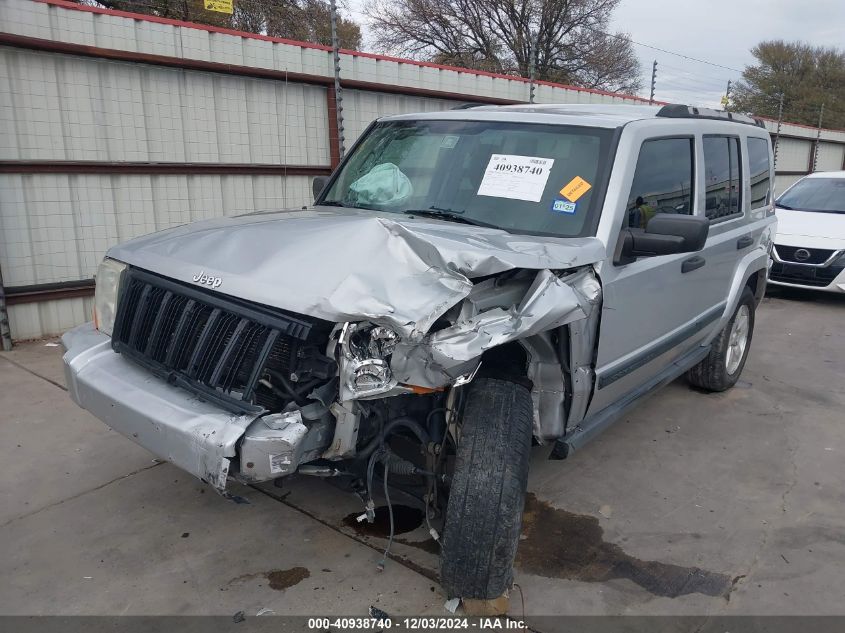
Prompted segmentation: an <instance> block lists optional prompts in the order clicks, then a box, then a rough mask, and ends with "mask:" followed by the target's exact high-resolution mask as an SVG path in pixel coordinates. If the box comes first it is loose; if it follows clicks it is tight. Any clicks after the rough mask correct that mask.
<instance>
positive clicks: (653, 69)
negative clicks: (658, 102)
mask: <svg viewBox="0 0 845 633" xmlns="http://www.w3.org/2000/svg"><path fill="white" fill-rule="evenodd" d="M656 81H657V60H656V59H655V60H654V63H653V64H652V65H651V93H649V95H648V104H649V105H651V104H653V103H654V83H655V82H656Z"/></svg>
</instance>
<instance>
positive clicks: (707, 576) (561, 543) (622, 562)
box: [516, 493, 732, 598]
mask: <svg viewBox="0 0 845 633" xmlns="http://www.w3.org/2000/svg"><path fill="white" fill-rule="evenodd" d="M603 536H604V530H603V529H602V527H601V526H600V525H599V521H598V519H597V518H596V517H592V516H587V515H582V514H574V513H572V512H567V511H566V510H561V509H559V508H555V507H553V506H551V505H549V504H548V503H546V502H544V501H540V500H539V499H537V497H536V496H534V494H533V493H528V495H527V496H526V499H525V513H524V515H523V525H522V540H520V543H519V550H518V552H517V558H516V565H517V567H518V568H519V569H521V570H522V571H525V572H528V573H531V574H535V575H538V576H544V577H546V578H563V579H567V580H580V581H582V582H605V581H607V580H614V579H628V580H631V581H632V582H634V583H636V584H638V585H639V586H640V587H642V588H643V589H645V590H646V591H648V592H650V593H652V594H654V595H656V596H663V597H668V598H677V597H678V596H683V595H686V594H690V593H701V594H704V595H706V596H717V597H723V598H727V597H728V595H729V594H730V590H731V584H732V582H731V577H730V576H727V575H725V574H718V573H714V572H711V571H707V570H704V569H700V568H698V567H682V566H680V565H671V564H668V563H661V562H658V561H648V560H640V559H638V558H634V557H633V556H630V555H628V554H626V553H625V552H624V551H622V548H621V547H619V546H618V545H615V544H613V543H608V542H607V541H605V540H604V538H603Z"/></svg>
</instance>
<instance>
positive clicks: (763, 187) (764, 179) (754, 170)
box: [748, 136, 772, 209]
mask: <svg viewBox="0 0 845 633" xmlns="http://www.w3.org/2000/svg"><path fill="white" fill-rule="evenodd" d="M748 170H749V172H750V173H749V179H750V180H751V200H750V205H749V206H750V208H752V209H759V208H760V207H765V206H766V205H767V204H769V202H770V198H771V195H772V194H771V183H770V182H769V140H768V139H765V138H754V137H751V136H749V137H748Z"/></svg>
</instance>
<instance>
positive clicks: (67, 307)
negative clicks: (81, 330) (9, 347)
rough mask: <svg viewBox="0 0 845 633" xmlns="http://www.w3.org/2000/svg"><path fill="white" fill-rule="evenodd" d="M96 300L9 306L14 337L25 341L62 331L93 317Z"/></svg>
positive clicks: (86, 298) (10, 324) (65, 300)
mask: <svg viewBox="0 0 845 633" xmlns="http://www.w3.org/2000/svg"><path fill="white" fill-rule="evenodd" d="M92 305H93V299H92V298H89V297H84V298H83V297H77V298H75V299H56V300H52V301H41V302H39V303H24V304H21V305H13V306H9V327H10V328H11V330H12V339H13V340H15V341H25V340H27V339H33V338H43V337H45V336H53V335H56V334H61V333H62V332H64V331H66V330H69V329H70V328H72V327H75V326H77V325H79V324H80V323H85V322H86V321H90V320H91V314H92Z"/></svg>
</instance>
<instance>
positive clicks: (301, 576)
mask: <svg viewBox="0 0 845 633" xmlns="http://www.w3.org/2000/svg"><path fill="white" fill-rule="evenodd" d="M310 576H311V572H310V571H308V570H307V569H306V568H305V567H291V568H290V569H273V570H271V571H262V572H257V573H255V574H243V575H241V576H235V577H234V578H232V580H230V581H229V582H227V583H226V587H225V588H224V589H223V590H224V591H225V590H226V589H228V588H229V587H231V586H232V585H237V584H240V583H243V582H247V581H249V580H255V579H256V578H264V579H265V580H267V582H268V583H269V585H270V589H275V590H276V591H284V590H285V589H288V588H290V587H293V586H294V585H295V584H297V583H300V582H302V581H303V580H305V579H306V578H308V577H310Z"/></svg>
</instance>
